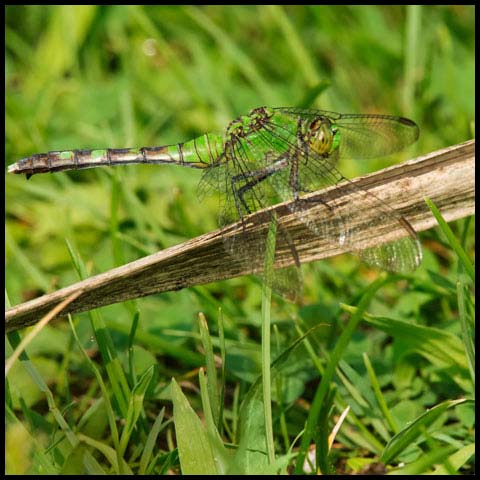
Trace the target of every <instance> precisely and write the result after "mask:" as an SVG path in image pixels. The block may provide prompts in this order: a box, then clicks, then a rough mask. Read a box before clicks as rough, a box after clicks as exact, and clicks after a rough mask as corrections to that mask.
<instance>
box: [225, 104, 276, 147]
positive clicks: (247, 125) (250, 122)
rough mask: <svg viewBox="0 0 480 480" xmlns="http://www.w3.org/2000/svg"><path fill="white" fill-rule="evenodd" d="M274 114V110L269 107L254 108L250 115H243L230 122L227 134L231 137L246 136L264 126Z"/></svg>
mask: <svg viewBox="0 0 480 480" xmlns="http://www.w3.org/2000/svg"><path fill="white" fill-rule="evenodd" d="M272 116H273V111H272V110H271V109H270V108H268V107H258V108H254V109H253V110H251V111H250V113H249V114H248V115H242V116H241V117H238V118H237V119H235V120H233V121H231V122H230V124H229V125H228V127H227V136H228V137H230V138H231V139H232V138H233V139H234V138H238V137H246V136H247V135H249V134H250V133H252V132H256V131H258V130H260V129H261V128H263V126H264V125H265V123H266V122H267V121H268V120H269V119H270V118H271V117H272Z"/></svg>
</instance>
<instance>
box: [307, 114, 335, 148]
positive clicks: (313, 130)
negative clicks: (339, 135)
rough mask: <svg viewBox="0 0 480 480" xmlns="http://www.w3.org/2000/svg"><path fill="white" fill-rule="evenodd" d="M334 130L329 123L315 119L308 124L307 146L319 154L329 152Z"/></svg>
mask: <svg viewBox="0 0 480 480" xmlns="http://www.w3.org/2000/svg"><path fill="white" fill-rule="evenodd" d="M334 134H335V132H334V131H333V129H332V128H331V126H330V124H329V123H326V122H324V121H322V120H321V119H316V120H314V121H313V122H312V123H311V124H310V135H309V141H308V144H309V147H310V148H311V149H312V150H313V151H314V152H316V153H318V154H320V155H325V154H328V153H330V151H331V149H332V145H333V136H334Z"/></svg>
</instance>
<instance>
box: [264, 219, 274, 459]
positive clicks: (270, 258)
mask: <svg viewBox="0 0 480 480" xmlns="http://www.w3.org/2000/svg"><path fill="white" fill-rule="evenodd" d="M276 237H277V217H276V215H275V214H273V215H272V220H271V222H270V227H269V229H268V235H267V243H266V255H265V267H264V280H263V285H262V383H263V408H264V410H265V435H266V440H267V453H268V461H269V463H270V464H273V462H274V461H275V446H274V441H273V425H272V392H271V372H270V363H271V354H270V344H271V343H270V342H271V339H270V308H271V301H272V279H273V262H274V260H275V243H276Z"/></svg>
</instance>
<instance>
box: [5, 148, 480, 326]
mask: <svg viewBox="0 0 480 480" xmlns="http://www.w3.org/2000/svg"><path fill="white" fill-rule="evenodd" d="M474 163H475V140H470V141H468V142H465V143H461V144H458V145H454V146H452V147H449V148H445V149H442V150H438V151H436V152H432V153H430V154H428V155H424V156H422V157H418V158H416V159H413V160H410V161H408V162H405V163H403V164H401V165H396V166H394V167H390V168H386V169H384V170H381V171H379V172H376V173H374V174H371V175H368V176H365V177H361V178H357V179H355V180H353V183H354V184H355V185H357V186H358V187H360V188H362V189H365V190H368V191H371V192H373V193H374V194H375V195H376V196H377V197H379V198H381V199H383V200H384V201H385V202H386V203H388V205H390V207H391V208H392V209H394V210H396V211H398V212H399V213H401V215H402V216H404V217H405V218H406V219H407V220H408V221H409V222H410V224H411V225H412V226H413V228H414V229H415V230H416V231H422V230H426V229H428V228H431V227H433V226H435V225H436V221H435V219H434V217H433V216H432V214H431V212H430V210H429V209H428V207H427V206H426V204H425V202H424V200H423V199H424V197H429V198H430V199H431V200H432V201H433V202H434V203H435V204H436V205H437V207H438V208H439V209H440V211H441V213H442V215H443V216H444V218H445V219H446V220H447V221H452V220H455V219H458V218H462V217H466V216H468V215H472V214H473V213H474V211H475V204H474V200H475V167H474ZM309 197H311V198H312V199H313V201H311V202H309V205H311V206H309V210H308V215H309V216H310V215H311V216H312V218H313V217H315V219H316V222H317V223H318V221H319V220H318V219H321V218H325V219H326V220H325V221H326V222H328V218H329V213H330V212H329V211H328V209H327V208H326V206H325V205H326V203H328V201H331V200H332V199H333V198H334V199H335V202H336V204H338V203H339V200H340V201H341V204H342V205H343V207H342V208H346V209H352V211H354V212H355V213H356V218H355V220H356V222H357V223H358V226H359V227H361V229H362V235H364V239H365V241H368V242H370V244H369V245H367V246H374V245H377V244H379V243H383V242H384V241H385V240H386V239H388V240H394V239H397V238H400V237H402V236H404V235H405V230H403V229H402V228H401V227H400V226H399V224H398V222H396V221H394V220H393V219H392V223H391V224H387V225H384V226H382V234H381V235H378V231H377V228H378V225H374V223H375V222H374V221H373V217H372V212H371V211H369V210H368V209H365V208H363V209H362V205H360V204H359V203H360V201H359V199H358V196H355V195H352V190H351V187H350V186H349V184H342V185H339V186H334V187H330V188H327V189H325V190H321V191H318V192H314V193H312V194H310V195H309ZM272 209H274V210H275V211H276V213H277V218H278V222H279V227H280V228H282V229H284V231H286V232H288V234H289V235H290V237H291V238H293V239H294V244H295V248H296V250H297V252H298V257H299V260H300V262H302V263H305V262H311V261H313V260H319V259H322V258H326V257H330V256H334V255H337V254H340V253H343V252H344V250H342V249H341V247H340V245H339V244H338V243H337V244H335V243H334V242H328V241H326V240H325V239H322V238H320V237H318V236H315V235H313V234H312V232H311V230H310V229H308V228H307V227H306V225H305V222H302V221H301V220H300V219H299V218H298V216H296V215H294V214H293V213H292V210H291V209H289V208H288V203H283V204H279V205H275V206H274V207H270V208H269V209H266V210H264V211H261V212H257V213H255V214H253V215H251V216H249V217H247V219H246V222H245V224H244V225H243V227H242V224H241V223H236V224H233V225H231V226H229V227H228V228H227V229H226V230H224V233H223V235H224V236H236V238H241V239H242V240H241V241H244V239H245V238H248V239H249V240H248V241H251V242H256V241H264V238H265V232H266V231H267V229H268V226H269V219H270V218H271V217H270V215H266V213H265V212H269V211H270V210H272ZM242 228H246V233H247V236H245V235H244V232H243V230H242ZM245 250H247V251H248V247H247V249H245ZM254 250H255V249H251V251H252V252H253V251H254ZM276 255H277V256H276V267H279V266H286V265H290V264H292V263H293V262H294V260H293V256H292V254H291V249H290V247H289V246H288V244H285V242H283V244H282V241H281V240H280V241H279V245H278V250H277V254H276ZM262 262H263V259H262V258H258V256H251V257H248V258H247V257H246V256H245V258H240V257H238V256H235V257H232V256H230V255H229V254H228V253H227V252H226V250H225V248H224V247H223V241H222V233H220V230H216V231H214V232H210V233H207V234H205V235H201V236H200V237H197V238H194V239H192V240H189V241H187V242H184V243H182V244H180V245H176V246H174V247H171V248H167V249H166V250H162V251H160V252H157V253H155V254H153V255H149V256H147V257H144V258H141V259H139V260H136V261H134V262H131V263H128V264H126V265H123V266H121V267H118V268H114V269H112V270H109V271H107V272H105V273H102V274H99V275H96V276H94V277H91V278H88V279H87V280H84V281H81V282H78V283H75V284H73V285H70V286H69V287H66V288H62V289H61V290H58V291H56V292H53V293H50V294H47V295H44V296H42V297H39V298H36V299H34V300H30V301H28V302H25V303H22V304H20V305H17V306H15V307H12V308H10V309H9V310H7V311H6V312H5V327H6V331H7V332H10V331H13V330H17V329H19V328H22V327H25V326H28V325H32V324H34V323H35V322H37V321H38V320H39V319H40V318H41V317H42V316H43V315H45V314H46V313H47V312H48V311H49V310H51V309H52V308H54V307H55V306H56V305H57V304H59V303H60V302H61V301H62V300H64V299H65V298H67V297H68V296H69V295H71V294H72V293H74V292H76V291H80V290H82V291H83V292H82V293H81V295H80V296H79V297H78V298H77V299H76V300H75V301H73V302H72V303H71V304H69V305H68V306H67V307H66V308H65V310H64V311H63V312H62V315H64V314H67V313H76V312H83V311H86V310H90V309H92V308H97V307H101V306H105V305H110V304H112V303H116V302H122V301H125V300H130V299H134V298H139V297H143V296H146V295H150V294H153V293H159V292H167V291H172V290H180V289H182V288H185V287H189V286H193V285H200V284H205V283H209V282H214V281H217V280H223V279H227V278H232V277H236V276H239V275H244V274H249V273H254V272H256V271H259V270H260V269H261V268H262Z"/></svg>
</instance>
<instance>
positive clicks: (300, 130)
mask: <svg viewBox="0 0 480 480" xmlns="http://www.w3.org/2000/svg"><path fill="white" fill-rule="evenodd" d="M418 136H419V128H418V126H417V125H416V123H415V122H413V121H412V120H410V119H407V118H404V117H400V116H391V115H380V114H342V113H336V112H330V111H325V110H317V109H302V108H293V107H275V108H271V107H258V108H254V109H253V110H251V111H250V112H249V113H248V114H247V115H242V116H240V117H238V118H237V119H235V120H233V121H231V122H230V123H229V124H228V126H227V127H226V128H225V129H224V131H223V132H220V133H206V134H204V135H202V136H200V137H198V138H195V139H193V140H190V141H187V142H184V143H178V144H175V145H162V146H154V147H141V148H122V149H116V148H105V149H88V150H80V149H76V150H66V151H51V152H48V153H38V154H34V155H32V156H29V157H27V158H23V159H21V160H19V161H18V162H17V163H15V164H13V165H10V166H9V168H8V171H9V172H11V173H15V174H26V176H27V178H29V177H31V176H32V175H34V174H38V173H46V172H59V171H64V170H77V169H84V168H92V167H101V166H114V165H125V164H132V163H135V164H142V163H143V164H155V165H157V164H158V165H160V164H175V165H180V166H183V167H190V168H195V169H201V170H203V175H202V177H201V179H200V182H199V185H198V191H199V194H200V197H201V198H202V197H203V196H204V195H206V194H209V193H212V192H216V193H217V194H218V195H219V197H220V200H221V206H220V213H219V226H220V227H221V228H222V229H223V228H224V227H226V226H227V225H229V224H231V223H233V222H236V221H241V222H244V221H245V219H246V218H247V217H248V216H249V215H250V214H252V213H254V212H258V211H259V210H263V209H265V208H266V207H268V206H271V205H275V204H277V203H280V202H285V201H289V203H288V205H289V208H290V210H291V212H292V213H293V214H294V215H296V216H297V217H298V218H299V219H300V220H301V221H302V222H303V223H304V224H305V225H306V226H307V227H308V230H309V231H311V232H312V234H313V235H316V236H318V237H321V238H323V239H327V240H328V241H329V242H331V243H332V244H334V245H336V246H340V247H341V249H342V250H344V251H351V252H356V253H358V254H359V256H360V257H361V258H362V259H363V260H364V261H365V262H366V263H368V264H370V265H373V266H376V267H379V268H381V269H384V270H387V271H392V272H410V271H413V270H414V269H416V268H417V267H418V265H419V264H420V262H421V259H422V250H421V246H420V243H419V240H418V238H417V235H416V233H415V230H414V229H413V227H412V226H411V225H410V223H409V222H408V221H407V219H406V218H405V217H403V216H402V215H401V214H400V213H398V212H397V211H395V210H394V209H393V208H391V207H390V206H389V205H388V204H387V203H386V202H384V201H382V200H380V199H379V198H378V197H376V196H375V195H374V194H372V193H370V192H368V191H366V190H362V189H360V188H359V187H356V186H355V184H353V183H352V182H350V181H349V180H348V179H347V178H346V177H344V176H343V175H342V174H341V172H340V171H339V170H338V169H337V165H338V162H339V161H340V160H343V159H355V160H362V159H371V158H376V157H384V156H387V155H390V154H392V153H395V152H399V151H401V150H403V149H404V148H405V147H407V146H408V145H410V144H412V143H414V142H415V141H416V140H417V139H418ZM340 183H342V184H343V183H346V184H347V185H348V191H349V193H350V195H351V196H352V198H356V199H357V200H360V202H361V204H362V205H363V206H364V208H365V209H368V211H370V212H373V215H372V219H373V218H374V219H375V220H374V221H375V225H378V226H379V227H380V226H381V225H382V223H386V222H387V221H388V222H391V221H392V219H393V220H394V221H395V222H396V223H397V226H398V227H399V228H401V229H402V231H403V232H404V234H405V235H404V236H403V237H402V238H400V239H398V240H394V241H389V242H385V243H382V244H380V245H378V246H374V247H371V246H369V245H367V243H366V240H365V238H364V235H362V234H361V232H360V231H359V228H358V224H357V221H356V214H357V212H354V211H353V212H352V211H351V210H350V211H348V210H345V208H342V206H341V205H340V203H338V204H337V203H336V201H335V200H330V201H328V202H326V207H327V210H326V211H327V216H328V218H327V220H325V218H323V219H322V221H316V220H315V219H312V218H311V215H308V211H309V209H310V207H311V205H309V202H308V201H307V200H305V199H304V196H305V194H308V193H310V192H314V191H316V190H319V189H321V188H325V187H328V186H333V185H338V184H340ZM379 231H380V228H379ZM277 235H279V236H283V237H284V239H285V242H286V243H287V244H288V245H289V246H290V247H289V248H290V250H291V253H292V256H293V257H294V265H293V268H292V267H288V268H284V269H279V270H276V272H277V273H276V274H275V275H276V278H275V279H274V280H273V282H276V284H277V287H276V288H274V289H275V290H277V291H280V292H281V293H285V292H287V295H286V296H287V297H288V296H289V294H288V292H290V293H291V292H295V293H293V294H292V295H290V296H291V297H295V296H296V292H297V291H298V288H299V287H298V285H299V284H300V283H301V274H300V273H299V260H298V255H297V254H296V250H295V247H294V244H295V240H298V239H292V238H291V237H290V236H289V234H288V232H286V231H284V230H281V229H280V230H279V231H278V233H277ZM379 235H380V234H379ZM264 243H265V242H262V241H256V242H255V244H252V242H249V241H248V239H244V240H240V241H239V240H238V239H233V240H232V239H227V238H225V241H224V245H225V248H226V249H227V251H228V252H229V253H230V254H232V255H234V256H237V257H242V258H249V257H251V256H252V255H254V254H258V255H264V254H265V245H264Z"/></svg>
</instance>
